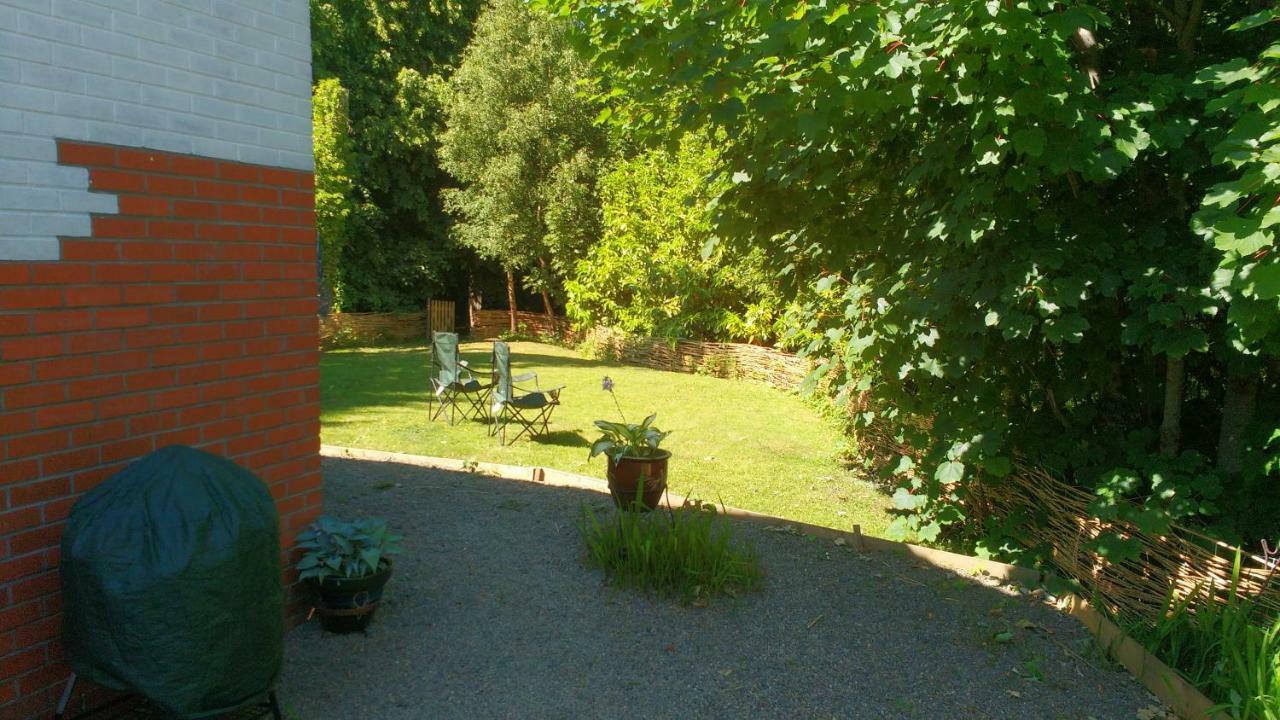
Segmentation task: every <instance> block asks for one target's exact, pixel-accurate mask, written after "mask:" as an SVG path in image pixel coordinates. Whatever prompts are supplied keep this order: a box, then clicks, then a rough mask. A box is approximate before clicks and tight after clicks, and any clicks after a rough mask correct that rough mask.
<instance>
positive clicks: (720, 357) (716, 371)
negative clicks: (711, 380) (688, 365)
mask: <svg viewBox="0 0 1280 720" xmlns="http://www.w3.org/2000/svg"><path fill="white" fill-rule="evenodd" d="M698 374H699V375H707V376H709V377H717V378H736V377H738V359H737V358H735V357H734V356H732V355H730V354H728V353H716V354H714V355H708V356H707V357H706V359H705V360H703V361H702V364H701V365H699V366H698Z"/></svg>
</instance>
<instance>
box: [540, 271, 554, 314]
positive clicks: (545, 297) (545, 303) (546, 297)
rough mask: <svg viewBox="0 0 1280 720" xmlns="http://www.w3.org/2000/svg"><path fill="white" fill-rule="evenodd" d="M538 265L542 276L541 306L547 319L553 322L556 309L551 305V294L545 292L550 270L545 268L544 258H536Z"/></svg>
mask: <svg viewBox="0 0 1280 720" xmlns="http://www.w3.org/2000/svg"><path fill="white" fill-rule="evenodd" d="M538 266H539V267H541V268H542V278H543V282H542V307H543V308H544V309H545V310H546V312H547V319H548V320H552V321H553V323H552V324H554V320H555V319H556V311H555V309H554V308H552V307H551V295H550V294H548V293H547V282H548V281H549V278H550V277H551V272H550V271H549V270H547V261H546V259H545V258H538Z"/></svg>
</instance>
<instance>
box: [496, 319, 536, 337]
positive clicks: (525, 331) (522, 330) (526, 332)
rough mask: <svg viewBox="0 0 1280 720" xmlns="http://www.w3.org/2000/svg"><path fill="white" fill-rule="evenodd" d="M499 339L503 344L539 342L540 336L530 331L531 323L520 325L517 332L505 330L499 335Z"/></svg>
mask: <svg viewBox="0 0 1280 720" xmlns="http://www.w3.org/2000/svg"><path fill="white" fill-rule="evenodd" d="M498 339H499V340H502V341H503V342H537V341H538V336H537V335H535V334H534V332H533V331H532V330H530V329H529V323H520V324H519V325H517V326H516V330H515V332H512V331H511V330H503V331H502V332H501V333H499V334H498Z"/></svg>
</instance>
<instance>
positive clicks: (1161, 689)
mask: <svg viewBox="0 0 1280 720" xmlns="http://www.w3.org/2000/svg"><path fill="white" fill-rule="evenodd" d="M320 454H321V455H323V456H325V457H336V458H351V459H355V460H370V461H373V462H394V463H400V464H402V465H416V466H419V467H426V468H434V469H439V470H456V471H462V472H473V473H479V474H482V475H489V476H492V477H499V478H503V479H506V480H518V481H524V482H535V483H541V484H544V485H552V486H556V487H571V488H577V489H580V490H590V491H592V492H598V493H603V494H608V492H609V486H608V483H607V482H605V481H604V480H601V479H599V478H593V477H589V476H586V475H578V474H577V473H570V472H564V471H563V470H554V469H551V468H541V467H528V466H524V465H504V464H502V463H489V462H472V461H466V460H456V459H454V458H440V457H430V456H426V455H408V454H405V453H394V452H384V451H381V450H362V449H359V448H347V447H341V446H337V445H322V446H321V447H320ZM669 501H670V502H672V503H673V504H677V503H680V502H683V498H681V497H679V496H674V495H673V496H671V497H670V498H669ZM724 514H725V515H728V516H730V517H735V518H740V519H743V520H748V521H751V522H759V523H767V524H770V525H777V524H784V525H791V526H793V527H796V528H798V529H800V530H802V531H803V532H804V533H806V534H809V535H813V536H816V537H822V538H827V539H830V540H837V539H838V540H843V541H845V542H846V543H848V544H850V545H851V546H852V547H854V548H855V549H860V550H873V551H876V552H891V553H897V554H899V555H905V556H907V557H909V558H913V559H916V560H920V561H923V562H926V563H928V564H930V565H933V566H934V567H937V568H940V569H943V570H950V571H952V572H960V573H969V574H979V573H983V574H986V575H989V576H991V577H994V578H997V579H1000V580H1003V581H1005V582H1011V583H1017V584H1020V585H1026V586H1033V585H1038V584H1040V582H1041V580H1042V579H1043V577H1042V575H1041V573H1040V571H1039V570H1036V569H1034V568H1026V567H1018V566H1016V565H1009V564H1007V563H1002V562H996V561H994V560H984V559H982V558H976V557H971V556H968V555H961V554H959V553H953V552H948V551H946V550H936V549H934V548H926V547H920V546H919V545H912V544H911V543H904V542H897V541H894V540H886V539H884V538H879V537H875V536H872V535H864V534H862V532H861V531H860V529H859V528H858V526H856V525H855V526H854V529H853V532H846V531H844V530H836V529H834V528H827V527H822V526H819V525H809V524H808V523H802V522H796V521H794V520H787V519H784V518H780V517H775V516H773V515H764V514H762V513H757V512H752V511H750V510H742V509H739V508H732V507H725V508H724ZM1057 606H1058V609H1060V610H1062V611H1064V612H1066V613H1067V614H1068V615H1070V616H1072V617H1073V618H1075V619H1076V620H1077V621H1078V622H1079V623H1080V624H1081V625H1083V626H1084V627H1085V629H1087V630H1088V631H1089V632H1090V633H1091V634H1092V635H1093V636H1094V637H1095V638H1096V639H1097V641H1098V644H1099V645H1101V646H1102V647H1104V648H1106V649H1107V651H1108V652H1109V653H1111V655H1112V657H1114V658H1115V660H1116V661H1117V662H1119V663H1120V664H1121V665H1123V666H1124V667H1125V668H1126V669H1127V670H1128V671H1129V672H1130V673H1131V674H1132V675H1133V676H1134V677H1135V678H1136V679H1137V680H1138V681H1139V682H1141V683H1142V684H1143V686H1145V687H1146V688H1147V690H1149V691H1151V693H1152V694H1154V695H1155V696H1156V697H1158V698H1159V699H1160V701H1161V702H1163V703H1164V704H1165V705H1166V706H1167V707H1169V708H1170V709H1171V710H1173V711H1174V712H1175V713H1177V714H1178V716H1179V717H1181V718H1183V719H1184V720H1225V718H1226V715H1224V714H1222V713H1220V712H1217V711H1215V710H1214V709H1213V708H1214V704H1213V702H1212V701H1211V700H1209V698H1207V697H1205V695H1204V694H1203V693H1201V692H1200V691H1199V690H1197V689H1196V688H1195V687H1193V686H1192V685H1191V684H1190V683H1188V682H1187V681H1186V680H1184V679H1183V678H1182V676H1181V675H1179V674H1178V673H1177V672H1175V671H1174V670H1173V669H1172V668H1170V667H1169V666H1168V665H1165V664H1164V663H1163V662H1161V661H1160V660H1159V659H1158V658H1156V657H1155V656H1154V655H1152V654H1151V653H1149V652H1147V649H1146V648H1144V647H1142V645H1141V644H1139V643H1138V642H1137V641H1136V640H1134V639H1133V638H1131V637H1129V636H1128V635H1126V634H1125V633H1124V631H1123V630H1121V629H1120V628H1119V627H1117V626H1116V625H1115V623H1113V622H1111V621H1110V620H1108V619H1107V618H1105V617H1103V616H1102V614H1101V613H1099V612H1098V611H1097V610H1095V609H1094V608H1093V607H1092V606H1091V605H1089V603H1087V602H1085V600H1084V599H1082V598H1080V597H1077V596H1075V595H1066V596H1063V597H1061V598H1059V599H1058V603H1057Z"/></svg>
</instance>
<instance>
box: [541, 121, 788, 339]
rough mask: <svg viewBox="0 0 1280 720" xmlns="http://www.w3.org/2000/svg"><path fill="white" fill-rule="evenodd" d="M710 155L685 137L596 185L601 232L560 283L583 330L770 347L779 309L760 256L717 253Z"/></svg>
mask: <svg viewBox="0 0 1280 720" xmlns="http://www.w3.org/2000/svg"><path fill="white" fill-rule="evenodd" d="M716 164H717V157H716V151H715V149H714V148H713V147H712V146H711V144H710V143H708V142H707V141H706V140H705V139H702V138H700V137H697V136H692V135H691V136H687V137H685V138H684V140H683V141H682V142H681V143H680V146H679V148H678V149H677V150H675V151H670V150H667V149H657V150H651V151H649V152H646V153H643V154H641V155H639V156H637V157H635V158H632V159H630V160H625V161H622V162H620V163H618V164H617V165H616V166H615V167H614V168H613V170H611V171H610V172H609V173H608V174H607V175H606V176H605V177H604V178H603V180H602V181H601V188H600V193H601V202H602V210H603V215H604V230H603V235H602V237H601V238H600V241H599V242H598V243H596V244H595V245H593V246H592V247H591V249H590V251H589V252H588V253H587V255H586V257H584V258H583V259H582V260H580V261H579V262H578V263H577V264H576V265H575V266H574V269H573V273H572V277H571V278H570V279H569V280H568V281H567V282H566V283H565V291H566V293H567V295H568V304H567V308H566V309H567V314H568V316H569V318H570V319H571V320H573V321H574V324H575V325H576V326H577V327H580V328H590V327H594V326H598V325H602V326H606V327H610V328H614V329H617V330H620V331H622V332H625V333H627V334H629V335H636V336H659V337H687V338H697V339H718V340H739V341H747V342H753V341H754V342H764V341H771V340H773V339H774V338H775V337H776V336H777V335H778V332H777V328H776V324H777V322H778V319H779V314H780V313H779V308H780V307H781V305H782V301H781V299H780V296H779V294H778V291H777V282H776V279H775V278H774V276H773V274H772V273H771V272H769V271H767V270H766V269H765V266H764V253H763V252H762V251H756V250H753V251H748V252H745V253H744V252H740V251H737V250H733V249H730V248H726V247H722V246H720V245H719V244H718V243H717V242H715V240H714V238H713V237H712V232H711V216H710V212H709V210H708V203H709V202H710V201H711V199H712V198H714V197H715V195H716V194H717V193H718V192H720V190H722V186H721V184H719V183H714V182H709V181H708V179H707V178H708V176H709V175H711V173H712V172H713V171H714V170H715V167H716Z"/></svg>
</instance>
